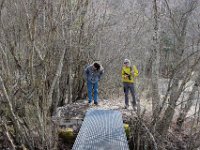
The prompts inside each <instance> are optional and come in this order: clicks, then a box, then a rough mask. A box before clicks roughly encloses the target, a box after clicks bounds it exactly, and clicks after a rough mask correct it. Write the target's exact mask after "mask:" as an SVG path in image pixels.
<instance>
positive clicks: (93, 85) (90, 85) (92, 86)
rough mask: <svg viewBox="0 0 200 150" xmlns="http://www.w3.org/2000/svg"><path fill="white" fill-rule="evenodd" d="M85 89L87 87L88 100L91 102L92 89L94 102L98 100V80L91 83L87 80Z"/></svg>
mask: <svg viewBox="0 0 200 150" xmlns="http://www.w3.org/2000/svg"><path fill="white" fill-rule="evenodd" d="M87 89H88V99H89V100H88V102H89V103H91V102H92V92H93V90H94V103H97V102H98V82H95V83H92V82H90V81H87Z"/></svg>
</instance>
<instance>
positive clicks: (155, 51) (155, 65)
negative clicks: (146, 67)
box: [151, 0, 160, 117]
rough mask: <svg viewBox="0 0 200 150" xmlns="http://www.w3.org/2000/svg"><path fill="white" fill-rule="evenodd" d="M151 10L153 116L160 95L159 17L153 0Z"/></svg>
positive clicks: (155, 113)
mask: <svg viewBox="0 0 200 150" xmlns="http://www.w3.org/2000/svg"><path fill="white" fill-rule="evenodd" d="M153 10H154V35H153V47H152V76H151V84H152V110H153V117H155V116H156V115H157V114H158V106H159V104H160V96H159V89H158V79H159V64H160V62H159V61H160V54H159V41H158V32H159V19H158V2H157V0H153Z"/></svg>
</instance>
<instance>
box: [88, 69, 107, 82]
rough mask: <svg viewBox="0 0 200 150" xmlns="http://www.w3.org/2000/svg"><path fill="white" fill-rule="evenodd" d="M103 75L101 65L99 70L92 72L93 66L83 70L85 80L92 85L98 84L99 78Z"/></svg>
mask: <svg viewBox="0 0 200 150" xmlns="http://www.w3.org/2000/svg"><path fill="white" fill-rule="evenodd" d="M103 73H104V69H103V67H102V66H101V65H100V69H99V70H94V69H93V65H89V66H88V67H86V69H85V70H84V75H85V79H86V80H87V81H90V82H92V83H96V82H98V81H99V80H100V79H101V76H102V75H103Z"/></svg>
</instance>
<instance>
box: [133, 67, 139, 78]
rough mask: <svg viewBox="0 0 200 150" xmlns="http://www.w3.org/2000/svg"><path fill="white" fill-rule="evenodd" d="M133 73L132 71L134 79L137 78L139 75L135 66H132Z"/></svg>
mask: <svg viewBox="0 0 200 150" xmlns="http://www.w3.org/2000/svg"><path fill="white" fill-rule="evenodd" d="M133 71H134V77H137V76H138V75H139V72H138V69H137V67H136V66H135V65H134V66H133Z"/></svg>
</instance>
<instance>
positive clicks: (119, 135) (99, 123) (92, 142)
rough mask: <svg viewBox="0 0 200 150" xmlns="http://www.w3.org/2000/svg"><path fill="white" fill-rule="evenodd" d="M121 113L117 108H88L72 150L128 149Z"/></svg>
mask: <svg viewBox="0 0 200 150" xmlns="http://www.w3.org/2000/svg"><path fill="white" fill-rule="evenodd" d="M128 149H129V148H128V142H127V138H126V135H125V131H124V127H123V121H122V115H121V113H120V112H119V111H117V110H103V109H89V110H88V111H87V113H86V116H85V118H84V121H83V124H82V126H81V129H80V131H79V134H78V136H77V138H76V141H75V143H74V145H73V148H72V150H128Z"/></svg>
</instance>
